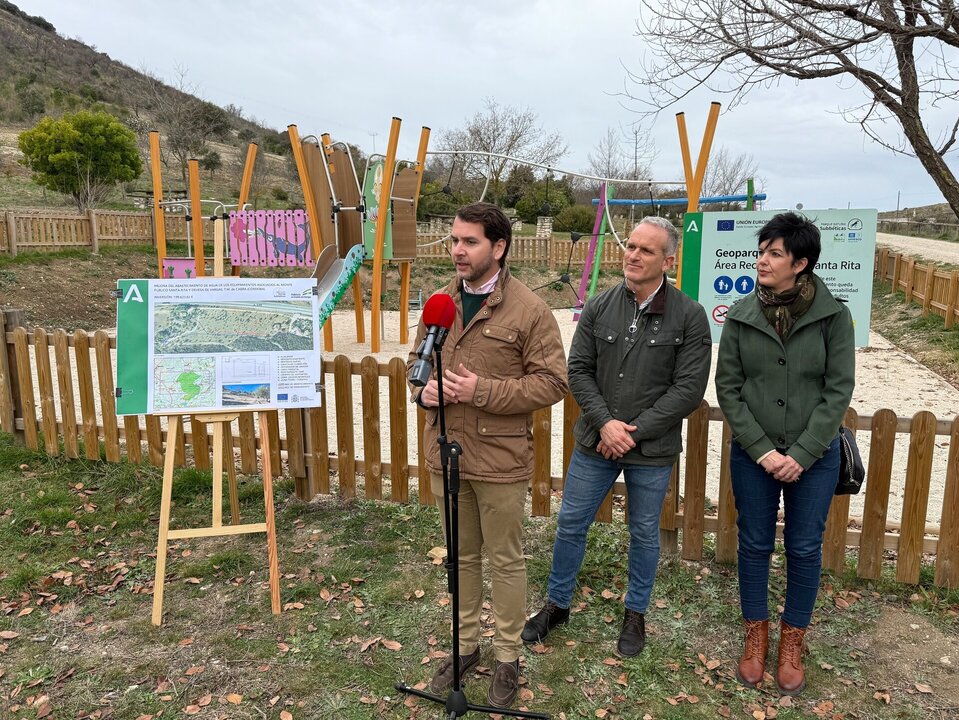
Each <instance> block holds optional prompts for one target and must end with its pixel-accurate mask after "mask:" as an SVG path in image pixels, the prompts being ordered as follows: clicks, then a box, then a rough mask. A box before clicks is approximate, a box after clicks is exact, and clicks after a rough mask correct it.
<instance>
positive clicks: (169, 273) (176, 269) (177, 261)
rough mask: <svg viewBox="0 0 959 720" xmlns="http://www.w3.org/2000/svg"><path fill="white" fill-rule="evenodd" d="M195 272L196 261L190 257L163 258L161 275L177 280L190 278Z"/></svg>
mask: <svg viewBox="0 0 959 720" xmlns="http://www.w3.org/2000/svg"><path fill="white" fill-rule="evenodd" d="M195 274H196V261H195V260H194V259H193V258H191V257H165V258H163V277H164V278H167V279H170V278H176V279H178V280H182V279H189V278H192V277H193V276H194V275H195Z"/></svg>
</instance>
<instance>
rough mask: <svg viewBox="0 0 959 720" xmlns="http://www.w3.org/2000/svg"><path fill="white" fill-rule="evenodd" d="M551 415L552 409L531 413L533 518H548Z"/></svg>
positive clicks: (542, 409)
mask: <svg viewBox="0 0 959 720" xmlns="http://www.w3.org/2000/svg"><path fill="white" fill-rule="evenodd" d="M552 415H553V409H552V407H547V408H540V409H539V410H535V411H534V412H533V478H532V514H533V517H549V514H550V504H549V501H550V497H551V495H552V493H551V491H552V482H551V481H550V476H551V473H550V457H551V456H552V452H551V449H552V448H551V440H552Z"/></svg>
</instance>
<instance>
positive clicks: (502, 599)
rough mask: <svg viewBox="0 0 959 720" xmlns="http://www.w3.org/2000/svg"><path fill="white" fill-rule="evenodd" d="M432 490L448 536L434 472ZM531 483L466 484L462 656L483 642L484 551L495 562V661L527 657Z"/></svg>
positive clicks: (461, 547)
mask: <svg viewBox="0 0 959 720" xmlns="http://www.w3.org/2000/svg"><path fill="white" fill-rule="evenodd" d="M430 487H431V489H432V491H433V496H434V497H435V498H436V506H437V507H438V508H439V510H440V522H441V523H442V524H443V537H444V538H445V537H446V517H445V513H444V512H443V476H442V475H439V474H436V473H430ZM527 487H528V481H527V482H513V483H495V482H471V481H469V480H460V492H459V561H460V562H459V587H460V597H459V601H460V611H459V616H460V617H459V619H460V627H459V631H460V646H459V652H460V655H467V654H469V653H471V652H473V651H474V650H475V649H476V648H477V647H478V646H479V641H480V613H481V612H482V608H483V564H482V550H483V547H485V548H486V555H487V557H488V558H489V565H490V579H491V581H492V588H493V597H492V600H493V602H492V605H493V620H494V622H495V623H496V635H495V636H494V637H493V656H494V657H495V658H496V659H497V660H498V661H500V662H513V661H514V660H517V659H518V658H519V656H520V655H522V654H523V641H522V638H521V637H520V635H521V634H522V632H523V626H524V624H525V623H526V560H525V558H524V557H523V515H524V514H525V508H526V490H527Z"/></svg>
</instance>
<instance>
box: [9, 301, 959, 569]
mask: <svg viewBox="0 0 959 720" xmlns="http://www.w3.org/2000/svg"><path fill="white" fill-rule="evenodd" d="M19 317H20V315H19V314H18V313H17V312H16V311H14V312H3V311H0V320H2V323H3V324H2V326H0V332H2V335H0V337H2V338H3V339H4V342H3V343H2V344H0V430H3V431H4V432H7V433H12V434H15V435H16V436H17V437H19V438H20V439H21V441H22V442H23V443H24V444H26V445H27V446H28V447H30V448H33V449H35V450H40V449H41V448H42V450H43V451H44V452H46V453H47V454H50V455H54V456H56V455H60V454H64V455H65V456H66V457H80V456H81V455H82V456H83V457H86V458H88V459H97V458H103V459H105V460H106V461H108V462H118V461H121V459H126V460H127V461H129V462H133V463H140V462H149V463H151V464H154V465H157V466H161V465H162V462H163V448H164V446H165V443H166V442H169V441H170V440H171V438H169V437H167V429H166V427H165V424H164V423H162V422H161V420H160V418H158V417H157V416H147V417H145V418H137V417H124V418H123V421H122V423H121V422H118V418H117V416H116V406H115V400H114V395H113V387H114V380H113V378H114V358H113V355H112V351H113V349H114V348H115V347H116V342H115V340H114V339H112V338H110V337H109V336H108V335H107V334H106V333H105V332H103V331H98V332H96V333H94V334H92V335H91V334H89V333H86V332H84V331H82V330H80V331H77V332H75V333H73V334H67V333H65V332H63V331H61V330H58V331H54V332H52V333H50V332H48V331H46V330H44V329H42V328H34V329H32V330H31V331H28V330H27V329H26V328H24V327H20V326H18V325H16V324H15V323H17V322H18V319H19ZM31 350H32V353H31ZM31 355H32V357H31ZM323 372H324V376H325V378H326V382H325V387H326V390H324V397H323V402H324V404H323V407H320V408H310V409H307V410H288V411H285V412H284V415H283V423H282V426H281V423H280V416H279V414H278V413H277V412H276V411H264V412H262V413H260V414H261V415H263V416H264V419H265V427H266V428H267V431H268V432H269V434H270V438H271V442H272V443H273V444H274V445H275V447H276V448H277V450H276V452H275V453H273V456H272V458H271V466H272V467H274V471H275V472H276V473H279V472H280V469H279V465H280V459H281V458H280V450H281V449H282V451H283V454H284V455H285V457H286V461H287V469H288V472H289V474H290V475H291V476H293V478H294V480H295V483H296V485H295V487H296V493H297V495H298V496H300V497H301V498H310V497H313V496H314V495H315V494H317V493H323V494H327V493H330V492H332V491H334V488H333V486H332V485H331V482H330V474H331V472H332V471H335V472H336V475H337V486H336V488H335V491H336V492H337V493H338V495H339V496H340V497H342V498H344V499H348V498H354V497H359V496H361V495H362V496H363V497H365V498H367V499H374V500H382V499H384V498H386V497H388V498H389V500H390V501H393V502H408V501H409V499H410V483H412V482H414V481H415V482H416V483H417V485H416V488H417V496H418V502H419V503H421V504H428V503H431V502H432V496H431V494H430V492H429V477H428V473H427V471H426V469H425V466H424V465H423V464H422V463H423V460H422V458H423V452H422V437H423V425H424V423H423V413H422V412H421V411H420V412H417V414H416V417H417V423H416V429H415V431H414V432H415V435H410V428H409V427H408V422H407V417H408V415H407V413H408V412H409V408H410V406H409V403H408V388H407V385H406V366H405V363H404V361H403V359H402V358H398V357H397V358H393V359H392V360H390V362H389V363H378V362H376V360H375V359H374V358H371V357H367V358H364V359H363V360H362V361H360V362H351V361H350V360H349V358H347V357H346V356H343V355H339V356H336V357H335V358H333V359H332V360H324V361H323ZM384 383H385V389H384ZM357 385H358V387H359V399H360V401H361V402H360V407H361V408H362V409H361V412H360V415H361V417H357V416H355V414H354V410H353V396H354V392H355V386H357ZM35 387H36V388H38V390H36V391H35ZM330 389H332V391H333V401H332V407H330V406H328V405H327V403H326V401H327V398H328V397H329V390H330ZM384 408H385V412H384ZM578 413H579V409H578V407H577V406H576V403H575V402H574V401H573V400H572V398H571V397H570V396H568V397H567V398H566V399H565V400H564V401H563V403H562V418H563V419H562V430H563V432H562V437H563V440H562V442H563V460H564V461H563V467H564V468H565V467H566V465H567V464H568V461H569V456H570V453H571V452H572V447H573V440H572V427H573V423H574V422H575V419H576V417H577V415H578ZM331 416H332V418H333V420H332V425H331V421H330V418H331ZM358 421H360V422H359V423H358ZM552 422H553V421H552V413H551V410H549V409H546V410H541V411H538V412H536V413H534V417H533V428H532V431H533V438H534V448H535V449H534V457H533V464H534V475H533V478H532V482H531V488H530V490H531V503H532V514H533V515H536V516H548V515H549V514H550V513H551V512H552V509H553V507H554V500H555V497H554V492H556V491H562V488H563V478H562V476H558V477H557V476H551V472H550V458H551V456H552V442H553V440H552ZM846 424H847V426H849V427H850V428H852V429H853V430H855V431H857V432H858V433H859V436H860V438H863V437H864V436H865V434H867V433H868V436H869V440H870V442H869V452H868V457H867V458H864V459H865V460H866V466H867V471H868V477H867V482H866V489H865V497H864V501H863V502H864V505H863V507H864V510H863V514H862V517H861V518H850V516H849V501H848V498H837V499H836V500H835V501H834V502H833V506H832V509H831V510H830V515H829V519H828V522H827V527H826V534H825V538H824V543H823V561H824V566H825V567H826V568H829V569H832V570H835V571H840V570H842V569H843V568H844V567H845V563H846V559H847V553H848V550H849V548H857V550H858V559H857V572H858V574H859V576H860V577H863V578H877V577H879V575H880V572H881V569H882V559H883V553H884V551H885V550H896V551H897V559H896V568H895V574H896V578H897V579H898V580H899V581H901V582H905V583H915V582H917V581H918V580H919V571H920V565H921V561H922V557H923V554H928V553H936V565H935V580H934V581H935V583H936V584H937V585H941V586H946V587H959V416H957V417H956V418H954V419H952V420H942V419H937V418H936V417H934V416H933V415H932V414H931V413H929V412H926V411H922V412H919V413H917V414H916V415H915V416H914V417H912V418H898V417H897V416H896V414H895V413H894V412H893V411H892V410H889V409H882V410H878V411H877V412H875V413H874V414H873V415H872V416H857V415H856V413H855V412H854V411H850V412H849V413H847V417H846ZM181 425H184V424H181ZM328 429H329V430H332V436H331V435H330V434H328ZM686 429H687V433H686V451H685V453H684V455H683V456H682V458H681V459H680V463H678V464H677V466H676V467H675V468H674V471H673V482H672V483H671V487H670V490H669V493H668V496H667V500H666V502H665V503H664V507H663V512H662V515H661V523H660V527H661V536H662V540H663V547H664V548H665V549H666V550H667V551H669V550H675V551H678V552H681V554H682V556H683V557H684V558H686V559H689V560H698V559H701V558H702V557H703V554H704V542H703V541H704V535H705V533H714V534H715V556H716V558H717V560H720V561H723V562H730V561H733V560H735V557H736V527H735V520H736V510H735V506H734V503H733V496H732V488H731V482H730V476H729V447H730V441H731V433H730V431H729V427H728V425H727V424H726V423H725V422H724V420H723V416H722V413H721V411H720V410H719V409H718V408H713V407H710V406H709V405H708V404H706V403H705V402H703V403H702V404H701V406H700V407H699V409H698V410H696V411H695V412H694V413H692V414H691V415H690V416H689V418H687V422H686ZM281 430H282V431H281ZM716 433H720V434H721V437H722V443H721V446H722V451H721V460H720V466H719V468H718V476H719V496H718V507H717V509H716V512H715V513H714V514H707V512H706V479H707V475H708V471H709V470H710V468H709V460H708V453H707V447H708V443H709V439H710V437H711V436H713V437H715V434H716ZM903 436H907V437H908V439H909V443H908V457H907V463H906V465H907V469H906V471H905V474H904V477H903V478H893V476H892V472H893V459H894V453H895V443H896V439H897V437H903ZM330 437H332V438H333V439H334V442H333V443H331V441H330ZM358 437H359V438H361V441H362V444H363V452H362V457H358V456H357V449H356V448H357V443H358V442H360V440H358V439H357V438H358ZM937 438H943V439H946V438H947V439H948V443H949V448H950V449H949V453H948V454H949V459H948V461H947V464H946V466H945V469H943V468H941V467H939V466H936V467H934V463H933V449H934V447H935V444H936V441H937ZM172 441H173V442H174V443H175V444H176V445H175V447H176V449H177V461H178V462H179V463H183V462H185V461H186V459H187V458H188V456H189V455H192V456H193V457H194V458H195V459H194V460H193V462H194V463H195V464H200V463H198V462H197V459H198V458H199V457H200V456H203V457H206V456H207V455H208V453H209V450H210V436H209V428H208V426H207V424H206V423H204V422H202V420H200V419H193V420H192V421H191V422H190V423H189V424H186V427H183V428H182V430H181V432H179V433H178V434H177V436H176V437H174V438H172ZM411 441H412V442H415V443H416V444H417V447H418V450H419V451H418V458H419V461H418V463H415V464H412V465H411V464H410V462H409V449H410V443H411ZM225 442H226V446H227V447H228V448H232V450H233V452H234V453H235V454H236V455H238V456H239V462H240V467H241V470H242V471H243V472H247V473H249V472H252V471H253V470H255V468H256V462H257V453H258V451H259V447H260V443H259V439H258V437H257V433H256V432H255V426H254V419H253V414H252V413H244V414H243V415H241V418H240V419H239V420H238V421H237V422H236V423H235V425H234V426H233V428H231V432H230V433H229V434H228V435H227V437H226V439H225ZM331 445H332V447H331ZM384 446H388V447H389V461H386V460H385V459H384V457H383V448H384ZM330 450H332V451H333V454H332V455H331V454H330ZM680 467H682V468H683V472H682V473H680V472H679V468H680ZM934 473H935V474H936V475H937V477H938V476H944V478H945V487H944V491H943V497H942V512H941V515H940V517H939V518H929V517H927V515H928V507H929V493H930V482H931V478H932V477H933V474H934ZM361 474H362V483H361V482H360V477H359V476H360V475H361ZM716 474H717V470H716V469H713V475H716ZM680 475H682V482H681V483H680V479H679V478H680ZM414 479H415V480H414ZM894 479H895V480H896V481H897V482H898V484H899V485H900V486H901V485H903V484H904V487H905V490H904V503H903V509H902V513H901V517H900V518H898V519H895V518H890V517H889V512H888V509H889V496H890V488H891V487H893V480H894ZM614 492H615V493H618V494H622V493H624V492H625V488H624V487H623V485H622V483H618V484H617V486H616V488H615V489H614ZM599 516H600V518H601V519H605V520H609V519H611V518H612V502H611V497H610V498H607V501H606V503H604V506H603V508H602V509H601V511H600V513H599ZM935 520H939V523H938V525H936V524H935V523H934V522H930V521H935ZM680 538H681V543H680Z"/></svg>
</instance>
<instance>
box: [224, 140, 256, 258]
mask: <svg viewBox="0 0 959 720" xmlns="http://www.w3.org/2000/svg"><path fill="white" fill-rule="evenodd" d="M257 149H258V146H257V144H256V143H250V144H249V146H248V147H247V149H246V163H244V165H243V180H241V181H240V197H239V198H237V201H236V209H237V211H238V212H242V211H243V206H244V205H246V203H247V200H249V198H250V188H251V187H252V186H253V166H254V165H255V164H256V151H257ZM229 241H230V239H229V237H227V242H229ZM231 274H232V275H233V276H238V275H239V274H240V266H239V265H234V266H233V269H232V270H231Z"/></svg>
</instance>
